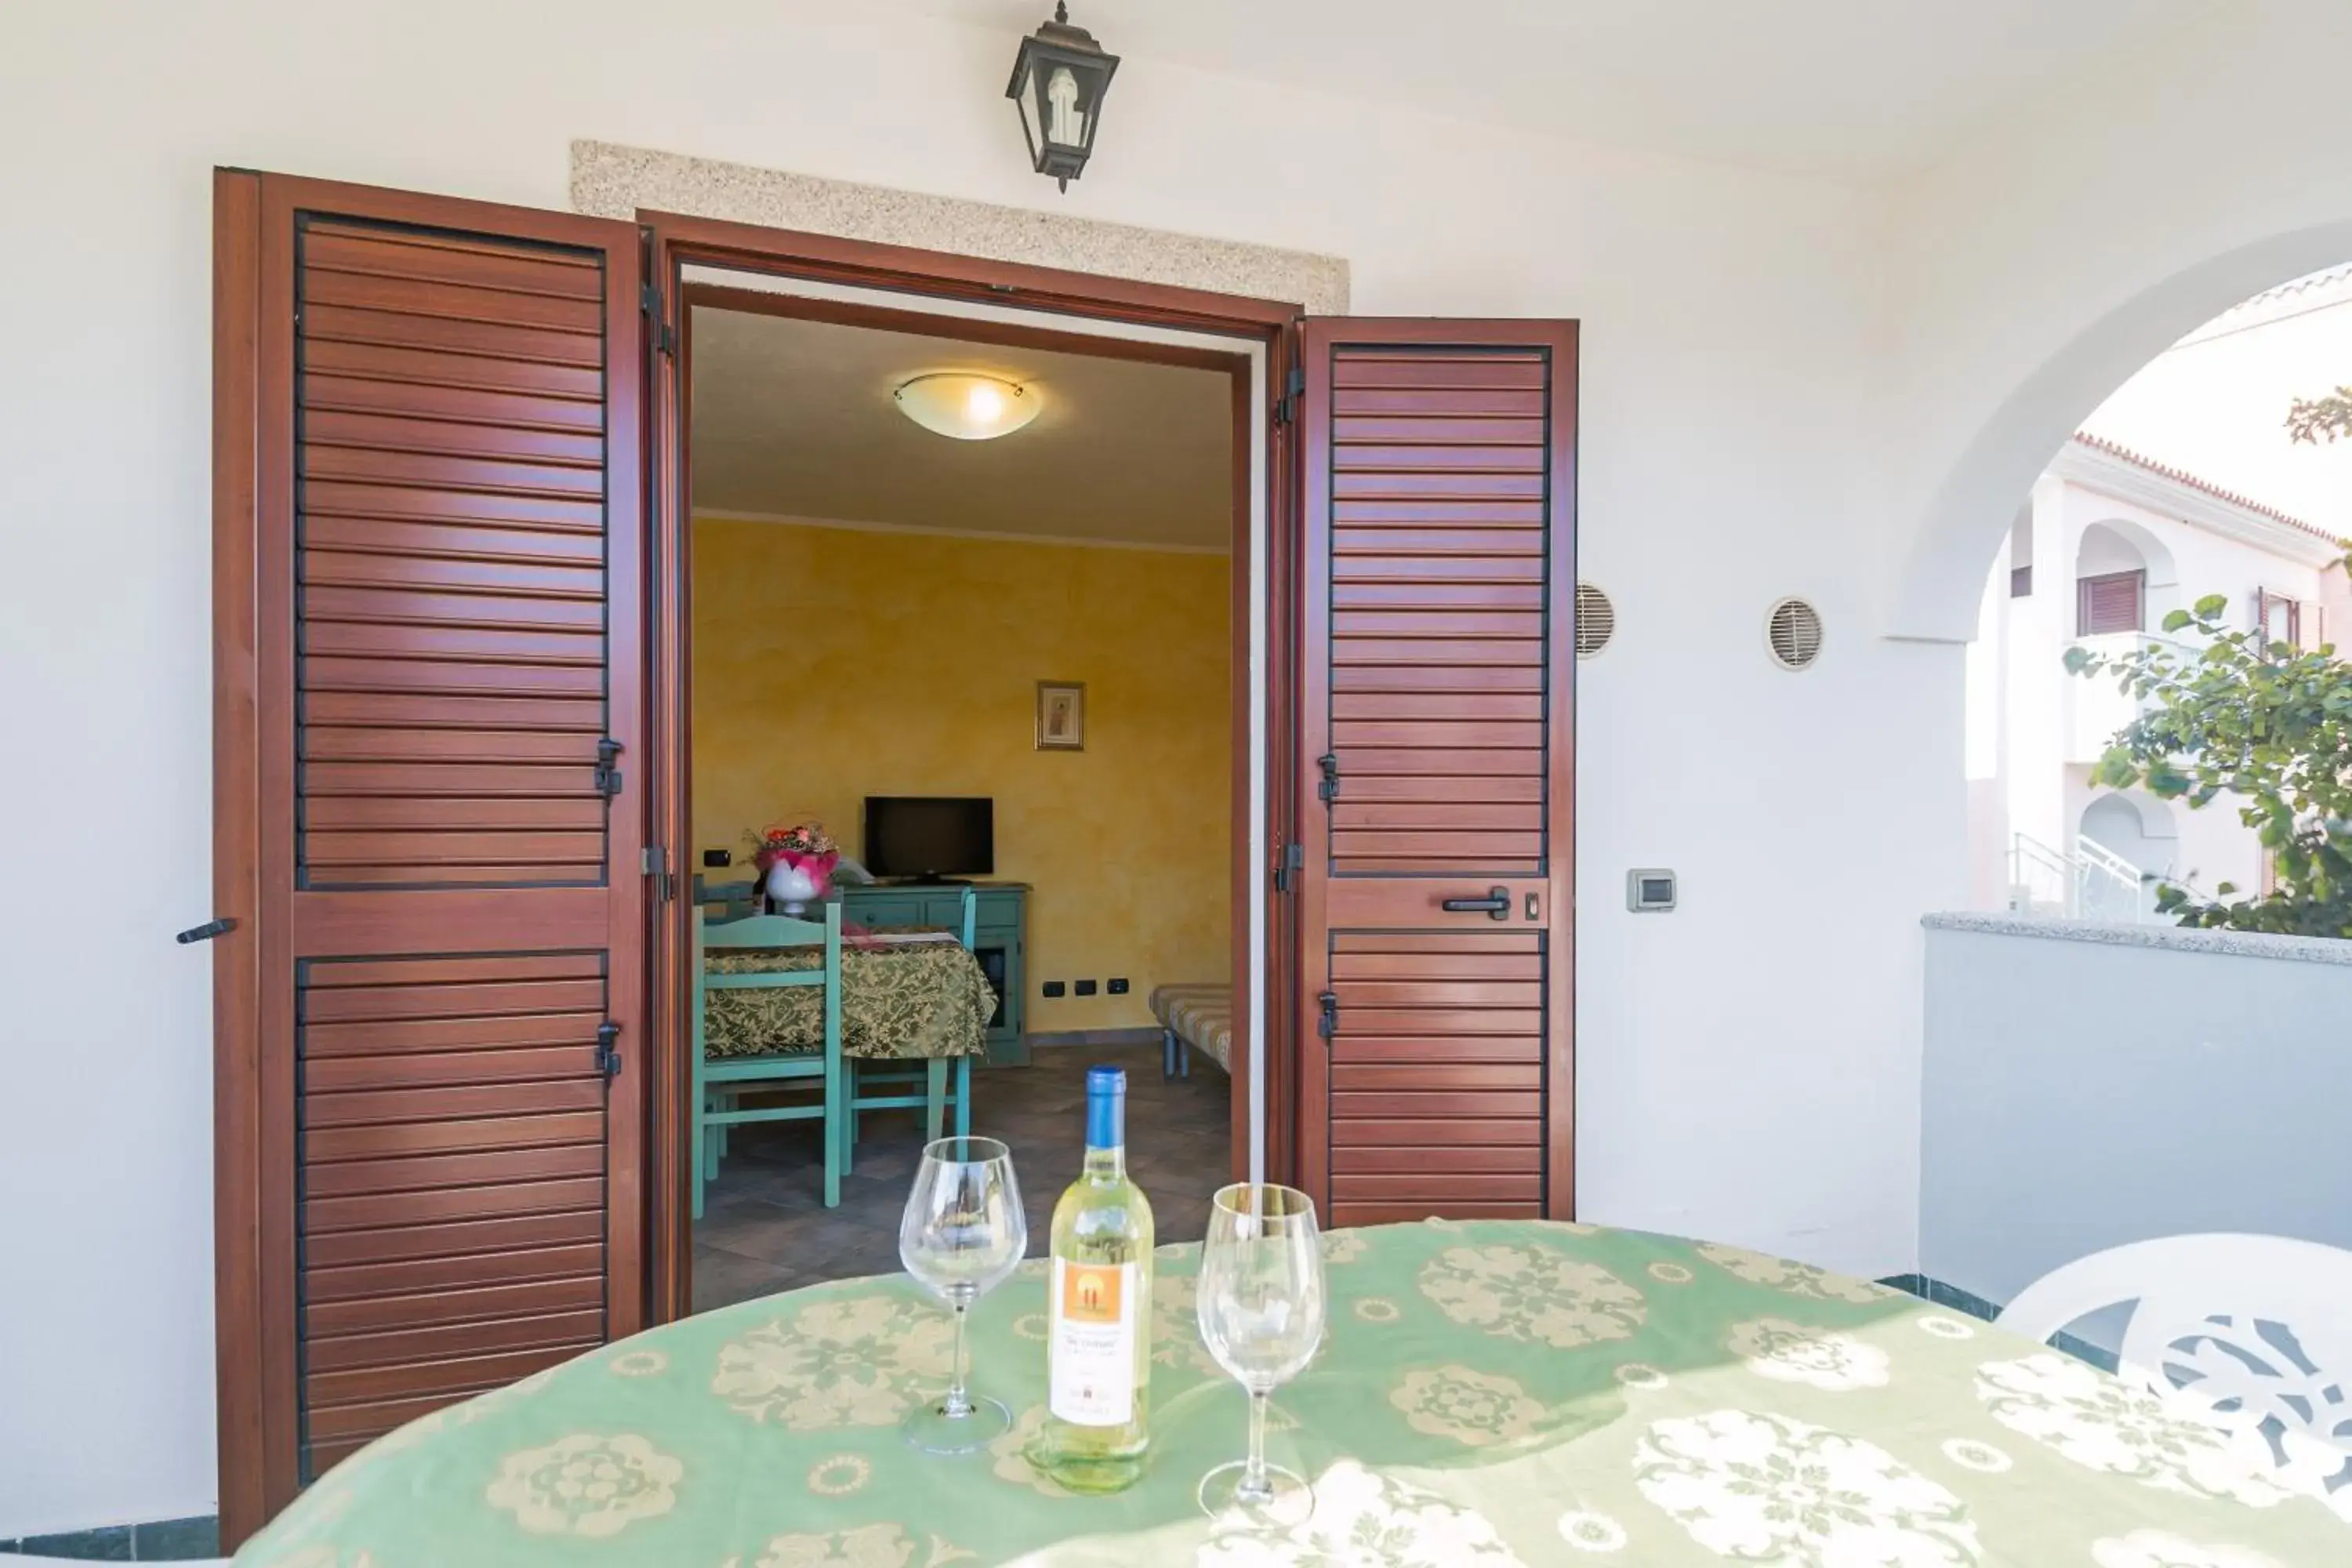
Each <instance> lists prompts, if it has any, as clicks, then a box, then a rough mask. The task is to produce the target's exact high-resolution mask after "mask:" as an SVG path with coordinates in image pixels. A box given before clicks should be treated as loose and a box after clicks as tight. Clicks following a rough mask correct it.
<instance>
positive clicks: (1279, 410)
mask: <svg viewBox="0 0 2352 1568" xmlns="http://www.w3.org/2000/svg"><path fill="white" fill-rule="evenodd" d="M1306 395H1307V367H1306V366H1305V365H1298V364H1294V365H1292V366H1291V367H1290V376H1289V379H1288V380H1286V381H1285V382H1284V383H1283V385H1282V395H1281V396H1280V397H1278V398H1276V399H1275V403H1274V422H1275V423H1276V425H1296V424H1297V423H1298V404H1299V400H1300V399H1301V398H1303V397H1305V396H1306Z"/></svg>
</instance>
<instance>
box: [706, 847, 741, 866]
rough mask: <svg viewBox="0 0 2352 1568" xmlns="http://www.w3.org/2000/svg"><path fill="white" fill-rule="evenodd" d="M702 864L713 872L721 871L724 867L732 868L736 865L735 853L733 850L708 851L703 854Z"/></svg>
mask: <svg viewBox="0 0 2352 1568" xmlns="http://www.w3.org/2000/svg"><path fill="white" fill-rule="evenodd" d="M702 864H703V866H704V868H706V869H709V870H713V871H715V870H717V869H719V868H720V867H722V866H732V865H733V864H735V851H733V850H732V849H706V850H704V851H703V852H702Z"/></svg>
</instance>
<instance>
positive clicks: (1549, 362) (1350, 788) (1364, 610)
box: [1298, 319, 1577, 1225]
mask: <svg viewBox="0 0 2352 1568" xmlns="http://www.w3.org/2000/svg"><path fill="white" fill-rule="evenodd" d="M1303 352H1304V355H1305V361H1306V372H1307V384H1306V399H1305V404H1306V406H1305V412H1304V416H1303V422H1302V455H1303V468H1304V470H1305V472H1304V483H1305V495H1306V500H1305V506H1304V524H1305V532H1304V541H1305V547H1304V559H1305V569H1304V572H1303V574H1302V575H1303V579H1304V595H1305V603H1304V605H1303V613H1302V636H1301V640H1300V667H1301V674H1302V689H1301V707H1302V726H1301V746H1300V749H1301V753H1302V757H1301V787H1300V799H1301V808H1302V815H1303V818H1304V820H1303V823H1302V828H1303V837H1304V840H1305V845H1306V851H1307V877H1306V879H1305V884H1304V889H1303V894H1304V896H1303V902H1302V907H1301V914H1300V921H1301V930H1302V942H1301V946H1302V953H1301V969H1302V980H1301V990H1302V1007H1301V1023H1300V1039H1301V1041H1302V1045H1301V1055H1302V1060H1301V1071H1300V1093H1299V1102H1300V1114H1299V1118H1298V1147H1299V1160H1298V1165H1299V1177H1300V1180H1301V1182H1302V1184H1304V1185H1305V1186H1307V1189H1308V1190H1309V1191H1310V1192H1311V1193H1313V1194H1315V1195H1316V1197H1317V1199H1318V1202H1320V1203H1321V1204H1322V1205H1324V1209H1325V1212H1326V1214H1327V1216H1328V1220H1329V1222H1330V1223H1331V1224H1334V1225H1360V1224H1372V1223H1377V1222H1380V1221H1384V1220H1395V1219H1410V1218H1419V1217H1423V1216H1425V1215H1455V1216H1468V1215H1520V1216H1535V1215H1554V1216H1566V1215H1568V1214H1570V1212H1571V1208H1572V1192H1571V1184H1572V1160H1571V1142H1570V1140H1571V1133H1572V1126H1573V1071H1572V1063H1573V1051H1572V1037H1571V1036H1572V1028H1573V1008H1572V1006H1571V1003H1570V974H1571V958H1570V947H1571V937H1572V932H1571V929H1570V911H1571V908H1572V889H1573V878H1572V865H1571V859H1572V850H1573V839H1574V835H1573V824H1572V809H1573V790H1572V787H1571V786H1572V779H1573V769H1572V758H1571V751H1572V746H1573V740H1574V734H1575V726H1574V721H1573V708H1572V700H1571V696H1572V694H1571V682H1572V679H1573V672H1574V670H1575V668H1576V660H1575V627H1574V604H1575V584H1576V573H1575V549H1574V529H1575V494H1576V489H1575V428H1576V426H1575V415H1576V369H1577V360H1576V329H1575V326H1574V324H1573V323H1570V322H1545V321H1349V320H1336V319H1310V320H1309V321H1307V325H1306V329H1305V332H1304V347H1303ZM1449 901H1451V902H1453V903H1454V904H1456V905H1457V906H1465V905H1466V906H1475V907H1457V908H1455V909H1453V910H1448V909H1446V908H1445V907H1444V906H1445V904H1446V903H1447V902H1449Z"/></svg>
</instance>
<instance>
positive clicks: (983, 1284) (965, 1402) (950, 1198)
mask: <svg viewBox="0 0 2352 1568" xmlns="http://www.w3.org/2000/svg"><path fill="white" fill-rule="evenodd" d="M1028 1249H1029V1219H1028V1215H1026V1214H1025V1213H1024V1212H1023V1210H1022V1207H1021V1184H1020V1183H1019V1182H1017V1181H1015V1180H1014V1179H1013V1151H1012V1150H1010V1149H1008V1148H1006V1147H1005V1146H1004V1145H1003V1143H1001V1142H997V1141H996V1140H995V1139H993V1138H938V1139H934V1140H932V1141H931V1142H929V1143H928V1144H926V1145H924V1148H923V1164H922V1169H920V1170H919V1171H918V1172H916V1173H915V1190H914V1191H913V1192H911V1193H909V1194H907V1212H906V1215H904V1217H902V1218H901V1219H900V1220H899V1222H898V1261H899V1262H901V1263H903V1264H905V1265H906V1266H907V1272H908V1273H909V1274H911V1275H913V1276H914V1277H915V1278H916V1279H919V1280H920V1281H921V1282H922V1283H923V1284H924V1285H925V1286H927V1287H928V1288H929V1289H930V1290H931V1292H932V1293H933V1294H935V1295H937V1296H938V1297H940V1299H941V1300H944V1301H946V1302H947V1304H948V1306H949V1308H950V1310H953V1311H954V1313H955V1361H954V1363H953V1364H954V1371H953V1373H952V1374H951V1377H952V1380H951V1381H950V1383H949V1384H948V1390H947V1392H946V1393H945V1394H941V1395H940V1397H938V1398H936V1399H932V1400H929V1401H928V1402H926V1403H925V1404H924V1405H921V1406H920V1407H919V1408H918V1409H916V1410H915V1411H914V1412H913V1413H912V1414H910V1415H908V1417H907V1419H906V1422H905V1426H904V1430H905V1432H906V1434H907V1441H908V1442H909V1443H912V1444H913V1445H914V1446H915V1447H918V1448H920V1449H922V1450H923V1451H924V1452H925V1453H927V1454H969V1453H971V1452H973V1451H974V1450H976V1449H978V1448H980V1447H983V1446H985V1445H986V1444H987V1442H988V1441H989V1439H990V1438H992V1437H994V1436H998V1435H999V1434H1000V1433H1002V1432H1003V1431H1004V1430H1005V1429H1006V1428H1007V1427H1009V1426H1012V1425H1013V1413H1012V1412H1011V1411H1009V1410H1007V1409H1005V1407H1004V1404H1003V1401H1002V1400H997V1399H987V1398H982V1399H974V1398H972V1397H971V1393H970V1392H969V1391H968V1390H967V1389H966V1388H965V1387H964V1320H965V1318H966V1317H967V1316H968V1315H969V1313H970V1311H971V1304H972V1303H973V1302H974V1301H976V1300H979V1299H980V1298H981V1297H982V1296H983V1295H985V1294H987V1292H989V1291H990V1290H992V1289H995V1288H996V1286H997V1285H998V1284H999V1283H1000V1282H1001V1281H1002V1280H1003V1279H1004V1277H1005V1276H1006V1275H1008V1274H1011V1273H1012V1272H1013V1267H1014V1266H1015V1265H1016V1264H1018V1263H1019V1262H1020V1261H1021V1255H1022V1254H1023V1253H1024V1252H1026V1251H1027V1250H1028Z"/></svg>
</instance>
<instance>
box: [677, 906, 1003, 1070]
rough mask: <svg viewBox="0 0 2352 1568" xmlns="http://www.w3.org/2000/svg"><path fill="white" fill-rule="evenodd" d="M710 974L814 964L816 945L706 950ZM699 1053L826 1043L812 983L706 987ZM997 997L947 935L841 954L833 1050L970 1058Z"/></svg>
mask: <svg viewBox="0 0 2352 1568" xmlns="http://www.w3.org/2000/svg"><path fill="white" fill-rule="evenodd" d="M707 962H708V963H709V967H710V972H711V973H713V974H756V973H777V972H782V971H785V970H794V969H815V968H818V967H819V966H821V965H822V964H823V963H824V954H823V953H822V952H818V951H816V950H815V949H806V950H789V949H788V950H785V951H782V952H751V951H744V952H727V951H725V950H724V949H720V948H714V949H713V950H712V951H711V952H710V953H709V957H708V960H707ZM704 1009H705V1013H704V1019H703V1054H704V1055H705V1056H709V1057H756V1056H766V1055H769V1054H771V1053H773V1052H782V1051H814V1050H818V1049H821V1048H822V1047H824V997H823V996H822V995H821V994H819V992H818V990H817V988H816V987H814V986H808V985H793V986H776V987H774V988H772V989H761V990H751V991H713V992H710V993H709V994H707V995H706V997H705V999H704ZM995 1013H996V994H995V993H994V992H993V991H991V990H990V989H989V986H988V975H987V973H985V972H984V971H982V968H981V967H980V961H979V960H978V959H976V958H974V957H973V956H972V955H971V953H970V952H966V951H965V950H964V948H963V946H962V945H961V943H959V942H956V941H955V939H954V938H952V937H941V938H929V937H909V936H906V935H899V934H895V933H894V934H891V935H885V936H877V937H869V938H865V939H862V940H856V941H852V942H845V943H844V944H843V946H842V950H841V1054H842V1055H844V1056H845V1057H866V1058H875V1057H895V1058H929V1057H977V1056H982V1055H985V1054H986V1053H987V1050H988V1020H989V1019H990V1018H991V1017H992V1016H995Z"/></svg>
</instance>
